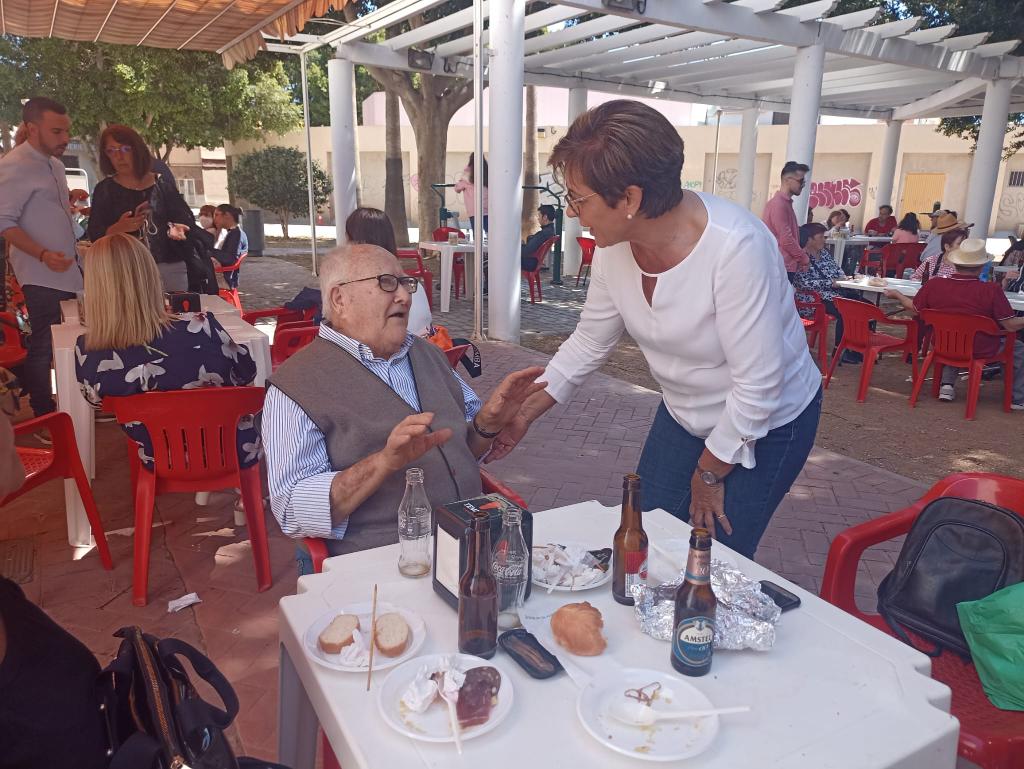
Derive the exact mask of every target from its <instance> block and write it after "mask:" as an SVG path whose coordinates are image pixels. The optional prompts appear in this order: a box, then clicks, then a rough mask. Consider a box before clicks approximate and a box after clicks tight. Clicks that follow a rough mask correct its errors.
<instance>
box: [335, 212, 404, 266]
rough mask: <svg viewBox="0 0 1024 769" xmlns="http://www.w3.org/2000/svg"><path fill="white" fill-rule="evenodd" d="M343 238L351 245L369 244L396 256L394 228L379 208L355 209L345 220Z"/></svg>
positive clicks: (396, 247)
mask: <svg viewBox="0 0 1024 769" xmlns="http://www.w3.org/2000/svg"><path fill="white" fill-rule="evenodd" d="M345 236H346V237H347V238H348V242H349V243H352V244H357V243H369V244H370V245H371V246H380V247H381V248H383V249H384V250H385V251H390V252H391V253H392V254H394V255H396V256H397V255H398V244H397V243H396V241H395V228H394V227H393V226H392V225H391V219H389V218H388V215H387V214H386V213H384V212H383V211H381V210H380V209H379V208H357V209H356V210H355V211H353V212H352V213H351V214H349V216H348V219H346V220H345Z"/></svg>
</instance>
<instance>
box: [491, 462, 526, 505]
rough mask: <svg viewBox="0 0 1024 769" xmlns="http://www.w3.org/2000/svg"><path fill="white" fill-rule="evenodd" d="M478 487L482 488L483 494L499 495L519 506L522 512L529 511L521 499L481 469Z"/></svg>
mask: <svg viewBox="0 0 1024 769" xmlns="http://www.w3.org/2000/svg"><path fill="white" fill-rule="evenodd" d="M480 485H481V486H482V487H483V490H484V493H485V494H501V495H502V496H503V497H505V498H506V499H508V500H509V501H511V502H514V503H515V504H517V505H519V506H520V507H521V508H523V509H524V510H529V508H528V507H527V506H526V502H524V501H523V498H522V497H520V496H519V495H518V494H516V493H515V492H514V491H512V489H510V488H509V487H508V486H506V485H505V484H504V483H502V482H501V481H499V480H498V479H497V478H495V477H494V476H493V475H491V474H490V473H489V472H487V471H486V470H484V469H482V468H481V470H480Z"/></svg>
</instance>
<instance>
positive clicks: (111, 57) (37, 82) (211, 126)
mask: <svg viewBox="0 0 1024 769" xmlns="http://www.w3.org/2000/svg"><path fill="white" fill-rule="evenodd" d="M0 73H2V74H0V92H2V93H3V96H2V97H0V120H2V121H4V122H8V123H10V124H16V123H17V122H18V121H19V120H20V100H21V99H23V98H27V97H30V96H36V95H46V96H50V97H52V98H54V99H57V100H58V101H61V102H63V103H64V104H65V105H66V106H67V108H68V111H69V112H70V114H71V119H72V121H73V124H74V126H73V127H74V133H75V135H76V136H78V137H79V138H81V139H83V140H84V141H85V142H86V143H87V144H89V145H91V146H92V149H93V151H94V152H95V140H96V139H97V138H98V136H99V134H100V132H101V131H102V130H103V128H104V126H106V125H108V124H110V123H124V124H125V125H129V126H131V127H132V128H134V129H135V130H137V131H138V132H139V133H140V134H142V136H143V138H145V139H146V141H147V142H148V143H149V145H150V146H151V147H152V148H153V149H154V150H155V151H156V152H157V153H159V154H160V155H161V156H162V157H165V158H166V156H167V155H168V154H169V153H170V150H171V149H172V148H174V147H185V148H188V149H192V148H195V147H200V146H207V147H216V146H219V145H221V144H223V143H224V142H225V141H236V140H240V139H251V138H257V137H259V136H262V135H263V134H265V133H284V132H286V131H289V130H291V129H293V128H295V127H296V126H298V125H301V122H302V115H301V110H300V109H299V108H298V107H296V105H295V104H294V103H293V102H292V100H291V97H290V95H289V94H288V92H287V87H288V78H287V75H286V74H285V71H284V67H283V66H282V64H281V63H280V62H278V61H272V60H267V59H258V60H256V61H254V62H250V63H248V64H245V65H242V66H239V67H236V68H235V69H233V70H230V71H229V70H227V69H225V68H224V66H223V64H222V63H221V60H220V57H219V56H217V55H216V54H213V53H205V52H199V51H170V50H165V49H157V48H145V47H135V46H120V45H108V44H102V43H101V44H94V43H79V42H73V41H68V40H52V39H27V38H16V37H11V36H5V37H3V38H0Z"/></svg>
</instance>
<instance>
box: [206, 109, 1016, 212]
mask: <svg viewBox="0 0 1024 769" xmlns="http://www.w3.org/2000/svg"><path fill="white" fill-rule="evenodd" d="M565 130H566V128H565V126H545V130H544V132H543V134H538V137H537V150H538V153H539V155H540V160H541V173H542V181H544V180H545V178H547V179H549V178H550V174H549V173H546V172H547V167H546V161H547V158H548V156H549V155H550V152H551V150H552V149H553V148H554V146H555V144H556V143H557V142H558V140H559V139H560V138H561V137H562V136H564V135H565ZM678 130H679V133H680V135H681V136H682V138H683V141H684V144H685V153H686V154H685V161H684V165H683V174H682V181H683V186H684V187H686V188H687V189H693V190H704V191H707V192H710V191H711V188H712V169H713V168H714V155H715V126H713V125H709V126H681V127H679V129H678ZM787 130H788V128H787V126H775V125H762V126H759V128H758V141H757V152H758V156H757V163H756V166H755V175H754V196H753V198H754V199H753V203H752V205H751V209H752V210H753V211H754V212H755V213H758V214H759V213H760V212H761V210H762V208H763V207H764V203H765V200H766V199H767V198H768V197H770V196H771V195H773V194H774V193H775V190H776V189H777V186H778V179H779V174H780V172H781V170H782V166H783V164H784V163H785V162H786V159H787V158H786V156H785V151H786V134H787ZM884 135H885V126H884V125H883V124H881V123H879V124H873V125H826V126H819V128H818V136H817V145H816V148H815V163H814V167H813V169H812V174H811V178H812V190H811V192H812V195H813V196H814V201H815V203H816V206H815V212H814V218H815V220H816V221H823V220H824V219H825V217H826V216H827V215H828V211H830V210H832V209H833V208H846V209H847V210H848V211H850V213H851V215H852V217H853V221H854V224H855V225H856V226H857V227H858V228H863V226H864V224H865V222H867V220H868V219H870V218H872V217H873V216H875V215H876V214H877V210H878V205H879V204H881V203H891V204H892V205H894V206H895V207H896V208H897V212H896V213H897V215H898V216H900V215H902V214H903V213H904V212H903V211H902V210H900V208H899V203H900V200H901V199H902V196H903V192H904V184H905V180H906V177H907V174H914V173H943V174H945V175H946V181H945V185H944V189H943V193H942V196H941V201H942V204H943V206H945V207H947V208H951V209H955V210H957V211H960V212H963V210H964V208H965V206H966V200H965V196H966V190H967V182H968V179H969V177H970V170H971V160H972V156H971V154H970V143H969V142H966V141H963V140H960V139H956V138H951V137H947V136H943V135H942V134H939V133H937V132H936V131H935V126H934V125H927V124H924V125H904V127H903V133H902V137H901V141H900V153H899V155H898V157H897V165H896V179H895V182H894V184H893V198H894V199H893V200H892V201H879V200H877V199H876V196H877V190H878V175H879V173H880V168H879V165H880V163H881V150H882V143H883V139H884ZM312 141H313V157H314V158H315V159H316V160H318V161H319V162H320V163H321V164H322V165H323V166H324V167H325V168H326V169H328V172H329V171H330V130H329V129H328V128H314V129H313V130H312ZM739 141H740V127H739V126H734V125H723V126H722V127H721V133H720V137H719V154H718V193H719V194H721V195H723V196H725V197H728V198H733V199H734V198H735V177H736V169H737V165H738V154H739ZM269 143H274V144H278V145H282V146H291V147H296V148H298V149H300V150H303V151H305V145H306V139H305V133H304V132H302V131H295V132H292V133H290V134H288V135H286V136H279V137H271V139H270V141H266V142H252V141H250V142H239V143H234V144H229V145H227V147H226V148H225V149H226V153H227V158H228V163H229V164H230V158H231V157H233V156H237V155H240V154H243V153H245V152H249V151H251V150H253V149H256V148H257V147H259V146H266V145H267V144H269ZM358 143H359V152H360V170H361V174H362V182H361V188H360V200H361V202H362V203H363V204H364V205H370V206H376V207H378V208H381V207H383V205H384V128H383V126H359V129H358ZM472 149H473V129H472V127H471V126H452V127H451V128H450V129H449V131H448V159H447V164H446V168H445V178H444V179H442V180H433V181H438V182H442V183H446V184H453V183H454V182H455V181H456V180H457V179H458V178H459V175H460V174H461V172H462V169H463V167H464V166H465V163H466V160H467V158H468V156H469V153H470V152H471V151H472ZM402 151H403V163H404V178H405V183H406V189H407V197H406V207H407V210H408V211H409V213H410V216H414V215H415V211H416V197H417V195H419V194H429V195H432V196H434V193H433V192H431V191H430V188H429V181H427V182H426V183H423V180H420V179H419V178H418V176H417V174H416V157H417V156H416V146H415V138H414V135H413V131H412V128H411V127H410V126H407V125H403V126H402ZM486 151H487V146H486V144H485V152H486ZM1014 171H1020V172H1021V173H1020V174H1017V175H1016V176H1015V175H1014V173H1013V172H1014ZM1013 182H1018V184H1017V185H1016V186H1011V184H1012V183H1013ZM998 190H999V192H998V194H997V195H996V198H995V205H994V207H993V221H992V230H993V231H997V230H998V231H1006V230H1013V229H1015V228H1016V226H1017V224H1018V223H1022V222H1024V155H1022V156H1020V157H1014V158H1011V159H1010V160H1009V161H1006V162H1004V163H1003V164H1002V167H1001V169H1000V176H999V182H998ZM434 197H435V199H436V200H437V203H438V205H440V198H437V197H436V196H434ZM446 204H447V205H448V207H449V208H455V209H457V210H459V211H460V212H463V217H462V218H464V207H463V205H462V201H461V200H457V199H456V197H455V196H454V195H453V194H452V192H451V191H450V190H449V191H448V192H447V194H446ZM323 214H324V221H325V222H333V216H332V214H331V212H330V210H329V209H328V210H326V211H324V212H323ZM411 224H414V223H412V222H411Z"/></svg>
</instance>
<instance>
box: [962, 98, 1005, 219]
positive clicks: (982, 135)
mask: <svg viewBox="0 0 1024 769" xmlns="http://www.w3.org/2000/svg"><path fill="white" fill-rule="evenodd" d="M1013 86H1014V81H1012V80H996V81H994V82H991V83H989V84H988V85H987V86H986V87H985V107H984V109H983V110H982V113H981V130H980V131H979V132H978V145H977V147H975V149H974V161H973V162H972V163H971V180H970V182H968V184H967V212H966V216H965V217H964V219H965V220H966V221H967V222H974V227H973V229H971V237H973V238H984V237H986V236H987V235H988V230H989V224H990V220H991V218H992V202H993V200H994V199H995V195H996V179H997V177H998V176H999V161H1000V160H1001V159H1002V155H1003V139H1004V137H1005V136H1006V120H1007V118H1008V116H1009V112H1010V92H1011V91H1012V90H1013Z"/></svg>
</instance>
